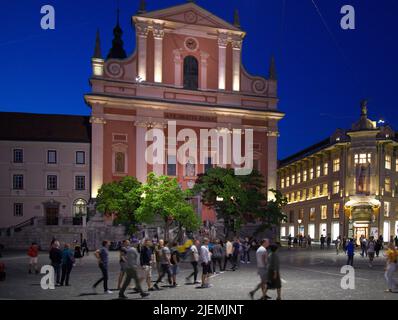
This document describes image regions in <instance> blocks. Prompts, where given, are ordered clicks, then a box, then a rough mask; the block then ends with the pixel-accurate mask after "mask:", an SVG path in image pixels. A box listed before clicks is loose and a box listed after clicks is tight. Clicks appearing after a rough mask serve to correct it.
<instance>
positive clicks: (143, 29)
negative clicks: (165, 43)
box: [136, 23, 148, 81]
mask: <svg viewBox="0 0 398 320" xmlns="http://www.w3.org/2000/svg"><path fill="white" fill-rule="evenodd" d="M136 30H137V36H138V76H139V77H140V78H141V79H142V81H146V56H147V36H148V25H147V24H145V23H137V24H136Z"/></svg>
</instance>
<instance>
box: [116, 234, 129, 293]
mask: <svg viewBox="0 0 398 320" xmlns="http://www.w3.org/2000/svg"><path fill="white" fill-rule="evenodd" d="M127 243H129V241H128V240H123V242H122V246H121V248H120V250H119V265H120V272H119V277H118V279H117V290H120V288H121V287H122V284H123V279H124V276H125V275H126V249H127V246H128V245H127Z"/></svg>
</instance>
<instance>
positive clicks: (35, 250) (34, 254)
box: [28, 242, 39, 274]
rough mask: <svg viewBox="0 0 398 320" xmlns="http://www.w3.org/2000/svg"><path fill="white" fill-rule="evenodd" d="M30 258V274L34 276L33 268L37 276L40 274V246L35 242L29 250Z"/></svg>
mask: <svg viewBox="0 0 398 320" xmlns="http://www.w3.org/2000/svg"><path fill="white" fill-rule="evenodd" d="M28 256H29V274H32V268H33V269H34V271H35V273H36V274H39V267H38V263H39V246H38V245H37V243H36V242H33V243H32V245H31V246H30V247H29V250H28Z"/></svg>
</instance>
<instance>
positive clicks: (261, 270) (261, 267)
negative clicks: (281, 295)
mask: <svg viewBox="0 0 398 320" xmlns="http://www.w3.org/2000/svg"><path fill="white" fill-rule="evenodd" d="M268 247H269V240H268V239H263V240H262V241H261V245H260V247H259V248H258V249H257V251H256V260H257V274H258V275H259V276H260V280H261V282H260V283H259V284H258V285H257V287H256V288H255V289H254V290H252V291H250V292H249V296H250V298H251V299H252V300H253V299H254V295H255V293H256V292H257V291H258V290H260V289H261V290H262V292H263V296H262V297H261V300H266V299H268V298H270V297H268V296H267V280H268V268H267V265H268V252H267V248H268Z"/></svg>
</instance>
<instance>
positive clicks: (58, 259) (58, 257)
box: [49, 240, 62, 286]
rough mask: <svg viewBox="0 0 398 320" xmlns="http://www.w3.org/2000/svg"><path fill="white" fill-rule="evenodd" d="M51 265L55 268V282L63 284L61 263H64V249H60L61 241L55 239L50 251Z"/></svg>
mask: <svg viewBox="0 0 398 320" xmlns="http://www.w3.org/2000/svg"><path fill="white" fill-rule="evenodd" d="M49 257H50V261H51V266H52V267H53V268H54V282H55V284H56V285H58V286H59V285H60V284H61V264H62V251H61V249H60V244H59V241H57V240H56V241H55V242H54V243H53V245H52V247H51V249H50V253H49Z"/></svg>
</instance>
